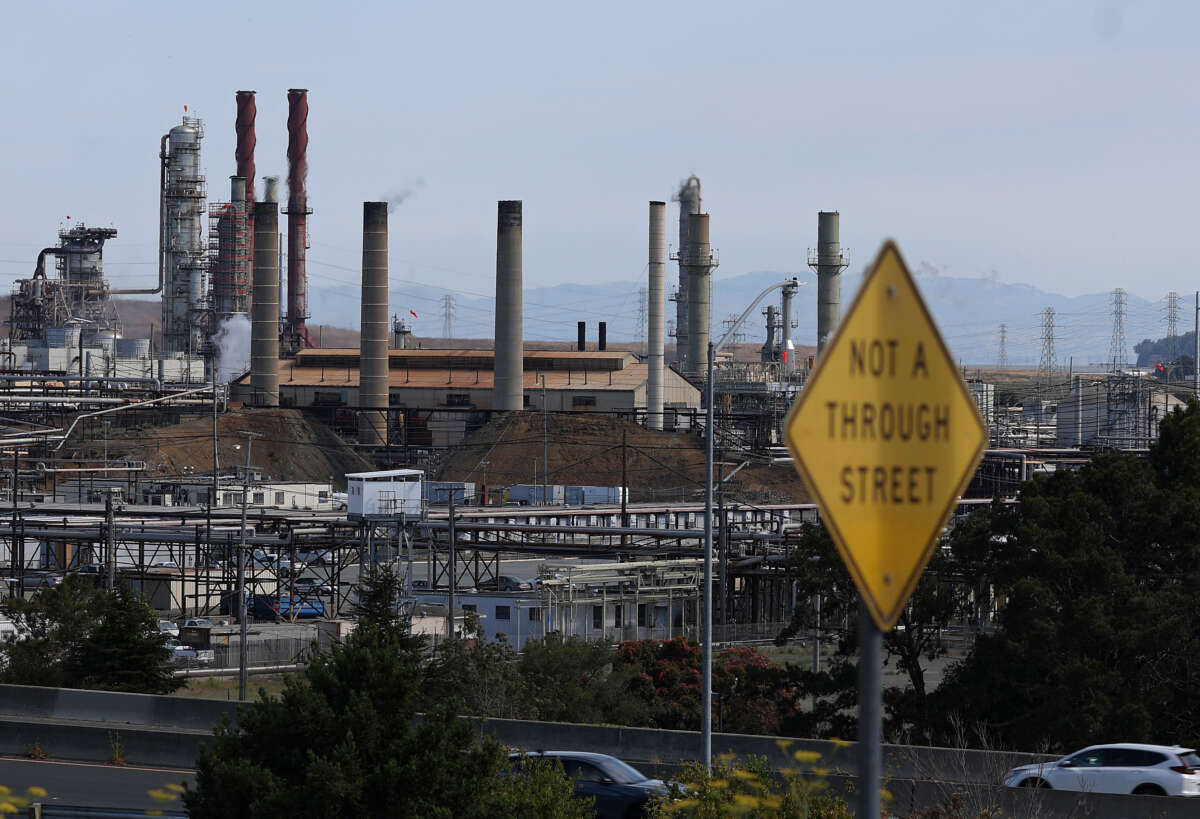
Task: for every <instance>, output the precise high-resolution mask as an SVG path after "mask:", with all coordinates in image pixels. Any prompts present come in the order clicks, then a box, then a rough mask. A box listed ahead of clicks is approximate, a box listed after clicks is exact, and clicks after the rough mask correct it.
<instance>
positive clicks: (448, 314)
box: [442, 293, 454, 339]
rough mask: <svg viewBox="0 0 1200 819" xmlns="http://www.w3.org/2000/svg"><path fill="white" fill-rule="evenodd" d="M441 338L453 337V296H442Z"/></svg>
mask: <svg viewBox="0 0 1200 819" xmlns="http://www.w3.org/2000/svg"><path fill="white" fill-rule="evenodd" d="M442 338H445V339H451V338H454V296H453V295H451V294H450V293H447V294H446V295H444V296H442Z"/></svg>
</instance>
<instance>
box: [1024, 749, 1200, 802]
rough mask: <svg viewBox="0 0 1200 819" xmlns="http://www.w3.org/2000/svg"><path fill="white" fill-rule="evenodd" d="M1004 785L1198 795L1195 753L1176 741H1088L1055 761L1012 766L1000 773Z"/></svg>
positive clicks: (1199, 779) (1198, 759)
mask: <svg viewBox="0 0 1200 819" xmlns="http://www.w3.org/2000/svg"><path fill="white" fill-rule="evenodd" d="M1004 784H1005V785H1006V786H1008V787H1010V788H1054V789H1057V790H1063V791H1088V792H1090V793H1137V794H1154V795H1157V796H1200V756H1197V754H1196V751H1195V750H1194V749H1192V748H1181V747H1180V746H1178V745H1139V744H1137V743H1132V742H1119V743H1114V744H1112V745H1092V746H1090V747H1087V748H1084V749H1083V750H1082V751H1076V752H1075V753H1073V754H1071V755H1070V756H1065V757H1063V758H1062V759H1060V760H1058V761H1057V762H1041V763H1036V764H1032V765H1020V766H1018V767H1016V768H1013V769H1012V770H1011V771H1009V772H1008V773H1007V774H1005V776H1004Z"/></svg>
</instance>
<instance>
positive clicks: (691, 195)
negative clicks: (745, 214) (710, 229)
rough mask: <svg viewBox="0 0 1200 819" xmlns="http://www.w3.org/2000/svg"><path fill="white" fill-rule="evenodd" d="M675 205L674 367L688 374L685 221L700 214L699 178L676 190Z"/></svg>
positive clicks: (686, 182) (689, 179) (688, 179)
mask: <svg viewBox="0 0 1200 819" xmlns="http://www.w3.org/2000/svg"><path fill="white" fill-rule="evenodd" d="M675 199H676V201H678V202H679V246H678V247H677V248H676V250H675V255H676V257H677V258H678V259H679V289H678V290H676V291H675V364H676V365H677V366H678V367H679V369H680V370H682V371H685V372H686V371H688V370H689V369H690V368H689V367H687V355H688V331H689V328H690V327H691V324H690V323H689V321H688V288H689V286H690V285H691V282H690V281H689V277H688V272H687V261H686V256H687V248H688V241H689V239H688V236H689V233H688V220H689V219H690V218H691V216H692V215H693V214H696V213H699V212H700V211H701V201H700V178H699V177H698V176H696V175H695V174H693V175H692V176H689V177H688V178H687V179H685V180H684V181H683V183H682V184H680V186H679V192H678V193H676V194H675Z"/></svg>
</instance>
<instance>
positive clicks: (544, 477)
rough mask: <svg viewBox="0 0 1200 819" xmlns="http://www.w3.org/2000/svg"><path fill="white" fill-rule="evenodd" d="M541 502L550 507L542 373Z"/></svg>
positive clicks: (544, 394) (548, 448) (543, 379)
mask: <svg viewBox="0 0 1200 819" xmlns="http://www.w3.org/2000/svg"><path fill="white" fill-rule="evenodd" d="M541 502H542V503H545V504H546V506H550V435H548V434H547V422H546V373H545V372H542V373H541Z"/></svg>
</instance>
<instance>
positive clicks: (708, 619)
mask: <svg viewBox="0 0 1200 819" xmlns="http://www.w3.org/2000/svg"><path fill="white" fill-rule="evenodd" d="M715 356H716V348H715V346H714V345H713V343H712V342H711V341H710V342H708V378H707V379H706V380H705V382H704V403H705V408H704V412H705V416H706V417H705V423H704V588H703V589H701V599H702V600H703V601H704V618H703V624H702V628H703V632H702V639H703V640H704V643H703V650H704V654H703V663H704V664H703V668H702V669H701V672H700V673H701V678H702V680H703V687H702V701H701V705H700V709H701V710H700V735H701V744H702V746H703V748H702V752H703V754H702V755H703V760H704V767H705V769H706V770H708V771H711V770H712V575H713V560H712V552H713V525H712V514H713V359H714V358H715Z"/></svg>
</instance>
